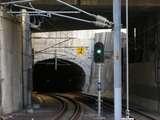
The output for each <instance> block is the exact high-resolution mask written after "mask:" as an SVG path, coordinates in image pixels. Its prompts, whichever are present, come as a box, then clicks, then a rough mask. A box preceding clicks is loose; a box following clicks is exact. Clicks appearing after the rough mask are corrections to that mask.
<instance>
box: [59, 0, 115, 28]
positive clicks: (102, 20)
mask: <svg viewBox="0 0 160 120" xmlns="http://www.w3.org/2000/svg"><path fill="white" fill-rule="evenodd" d="M56 1H57V2H59V3H61V4H64V5H66V6H68V7H71V8H73V9H75V10H78V11H79V12H82V13H84V14H86V15H88V16H91V17H94V18H95V19H96V20H97V21H99V22H103V23H107V24H109V25H112V24H113V23H112V22H110V21H109V20H108V19H107V18H105V17H103V16H101V15H95V14H92V13H89V12H86V11H84V10H82V9H80V8H78V7H75V6H73V5H70V4H68V3H66V2H64V1H62V0H56Z"/></svg>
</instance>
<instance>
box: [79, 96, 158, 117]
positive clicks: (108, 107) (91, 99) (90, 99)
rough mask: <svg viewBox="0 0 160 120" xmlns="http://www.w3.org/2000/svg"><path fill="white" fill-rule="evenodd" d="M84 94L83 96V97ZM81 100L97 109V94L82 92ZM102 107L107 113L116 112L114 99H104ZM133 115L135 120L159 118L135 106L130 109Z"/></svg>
mask: <svg viewBox="0 0 160 120" xmlns="http://www.w3.org/2000/svg"><path fill="white" fill-rule="evenodd" d="M81 96H82V97H81ZM79 97H80V99H79V98H78V99H79V100H80V101H81V102H83V103H84V104H87V105H89V106H90V107H91V108H92V109H95V110H96V107H95V106H96V104H97V98H96V97H95V96H91V95H87V94H80V96H79ZM102 109H103V112H104V115H105V113H107V112H114V105H113V101H111V100H108V99H107V98H103V99H102ZM122 112H123V115H125V106H123V111H122ZM130 112H131V116H130V117H132V118H135V120H158V119H156V118H154V117H153V116H150V115H148V114H147V113H145V112H144V111H140V110H137V109H134V108H131V109H130Z"/></svg>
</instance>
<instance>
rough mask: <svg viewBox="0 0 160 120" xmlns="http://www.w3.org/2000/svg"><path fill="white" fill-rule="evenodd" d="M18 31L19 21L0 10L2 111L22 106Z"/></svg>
mask: <svg viewBox="0 0 160 120" xmlns="http://www.w3.org/2000/svg"><path fill="white" fill-rule="evenodd" d="M20 31H21V30H20V21H18V19H16V18H15V17H11V16H8V15H7V14H5V13H4V12H2V11H0V80H1V83H0V86H1V87H0V89H1V90H0V91H1V103H0V104H1V109H2V112H3V113H11V112H14V111H18V110H20V109H21V108H22V94H21V91H22V90H21V88H22V87H21V86H22V84H21V67H22V66H21V60H22V59H21V52H22V51H21V45H20V40H21V32H20ZM2 79H3V80H2Z"/></svg>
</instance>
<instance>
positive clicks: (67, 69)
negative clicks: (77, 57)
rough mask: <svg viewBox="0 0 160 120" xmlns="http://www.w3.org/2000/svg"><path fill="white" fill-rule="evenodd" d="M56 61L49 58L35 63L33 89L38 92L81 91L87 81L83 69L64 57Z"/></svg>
mask: <svg viewBox="0 0 160 120" xmlns="http://www.w3.org/2000/svg"><path fill="white" fill-rule="evenodd" d="M56 61H57V69H56V67H55V63H56ZM56 61H55V59H48V60H44V61H40V62H37V63H36V64H35V65H34V72H33V90H34V91H37V92H73V91H81V90H82V87H83V85H84V83H85V72H84V71H83V69H82V68H81V67H80V66H79V65H77V64H75V63H73V62H70V61H66V60H63V59H57V60H56Z"/></svg>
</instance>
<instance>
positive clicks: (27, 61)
mask: <svg viewBox="0 0 160 120" xmlns="http://www.w3.org/2000/svg"><path fill="white" fill-rule="evenodd" d="M22 12H23V14H22V31H23V36H22V37H23V43H22V44H23V45H22V46H23V48H22V49H23V56H22V62H23V66H22V71H23V73H22V76H23V96H24V97H23V102H24V108H30V107H31V93H32V45H31V30H30V17H29V15H27V11H26V10H22Z"/></svg>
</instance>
